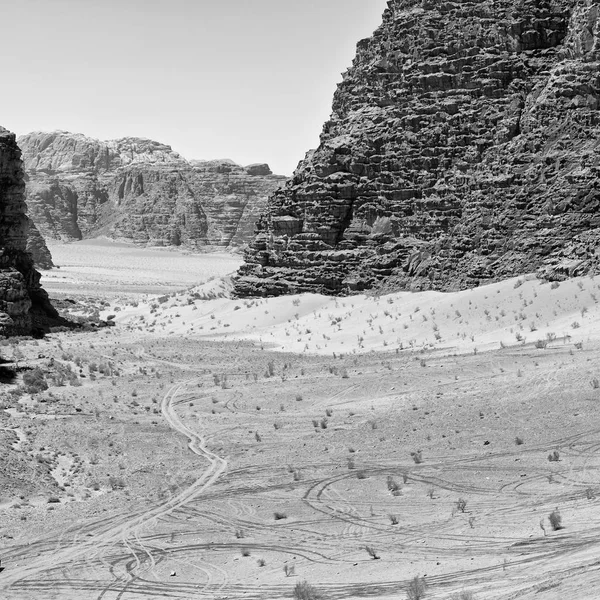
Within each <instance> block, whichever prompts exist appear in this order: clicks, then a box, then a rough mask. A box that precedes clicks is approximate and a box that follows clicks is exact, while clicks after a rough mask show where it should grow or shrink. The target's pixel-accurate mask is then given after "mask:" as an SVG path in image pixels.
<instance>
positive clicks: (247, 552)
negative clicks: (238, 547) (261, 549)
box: [242, 548, 250, 556]
mask: <svg viewBox="0 0 600 600" xmlns="http://www.w3.org/2000/svg"><path fill="white" fill-rule="evenodd" d="M242 556H250V548H242Z"/></svg>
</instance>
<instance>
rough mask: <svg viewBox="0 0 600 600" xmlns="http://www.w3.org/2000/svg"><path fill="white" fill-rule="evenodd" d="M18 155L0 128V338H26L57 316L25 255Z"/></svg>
mask: <svg viewBox="0 0 600 600" xmlns="http://www.w3.org/2000/svg"><path fill="white" fill-rule="evenodd" d="M25 212H26V205H25V184H24V182H23V170H22V163H21V152H20V150H19V148H18V146H17V143H16V139H15V136H14V134H12V133H10V132H8V131H7V130H6V129H4V128H2V127H0V335H17V334H22V335H24V334H29V333H32V331H33V330H34V329H36V328H39V327H41V321H43V320H44V319H45V318H46V317H48V316H51V317H54V316H57V315H56V312H55V311H54V309H53V308H52V306H50V303H49V301H48V296H47V295H46V293H45V292H44V290H43V289H42V288H41V286H40V274H39V273H38V272H37V271H36V270H35V269H34V266H33V260H32V257H31V255H30V254H29V253H28V252H27V235H28V229H29V220H28V218H27V216H26V214H25Z"/></svg>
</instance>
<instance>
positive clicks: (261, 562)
mask: <svg viewBox="0 0 600 600" xmlns="http://www.w3.org/2000/svg"><path fill="white" fill-rule="evenodd" d="M256 563H257V564H258V566H259V567H264V566H266V564H267V561H266V560H265V559H264V558H259V559H258V560H257V561H256Z"/></svg>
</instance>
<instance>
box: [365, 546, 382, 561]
mask: <svg viewBox="0 0 600 600" xmlns="http://www.w3.org/2000/svg"><path fill="white" fill-rule="evenodd" d="M365 550H366V551H367V554H368V555H369V556H370V557H371V558H372V559H373V560H379V559H380V558H381V556H379V554H377V550H375V548H373V546H365Z"/></svg>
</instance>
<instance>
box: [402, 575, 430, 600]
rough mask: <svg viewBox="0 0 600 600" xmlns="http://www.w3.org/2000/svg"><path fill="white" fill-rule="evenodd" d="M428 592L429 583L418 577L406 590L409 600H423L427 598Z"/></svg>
mask: <svg viewBox="0 0 600 600" xmlns="http://www.w3.org/2000/svg"><path fill="white" fill-rule="evenodd" d="M426 591H427V582H426V581H425V580H424V579H423V578H422V577H419V576H418V575H417V576H416V577H415V578H414V579H412V580H411V582H410V583H409V584H408V588H407V590H406V597H407V598H408V600H421V598H424V597H425V593H426Z"/></svg>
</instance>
